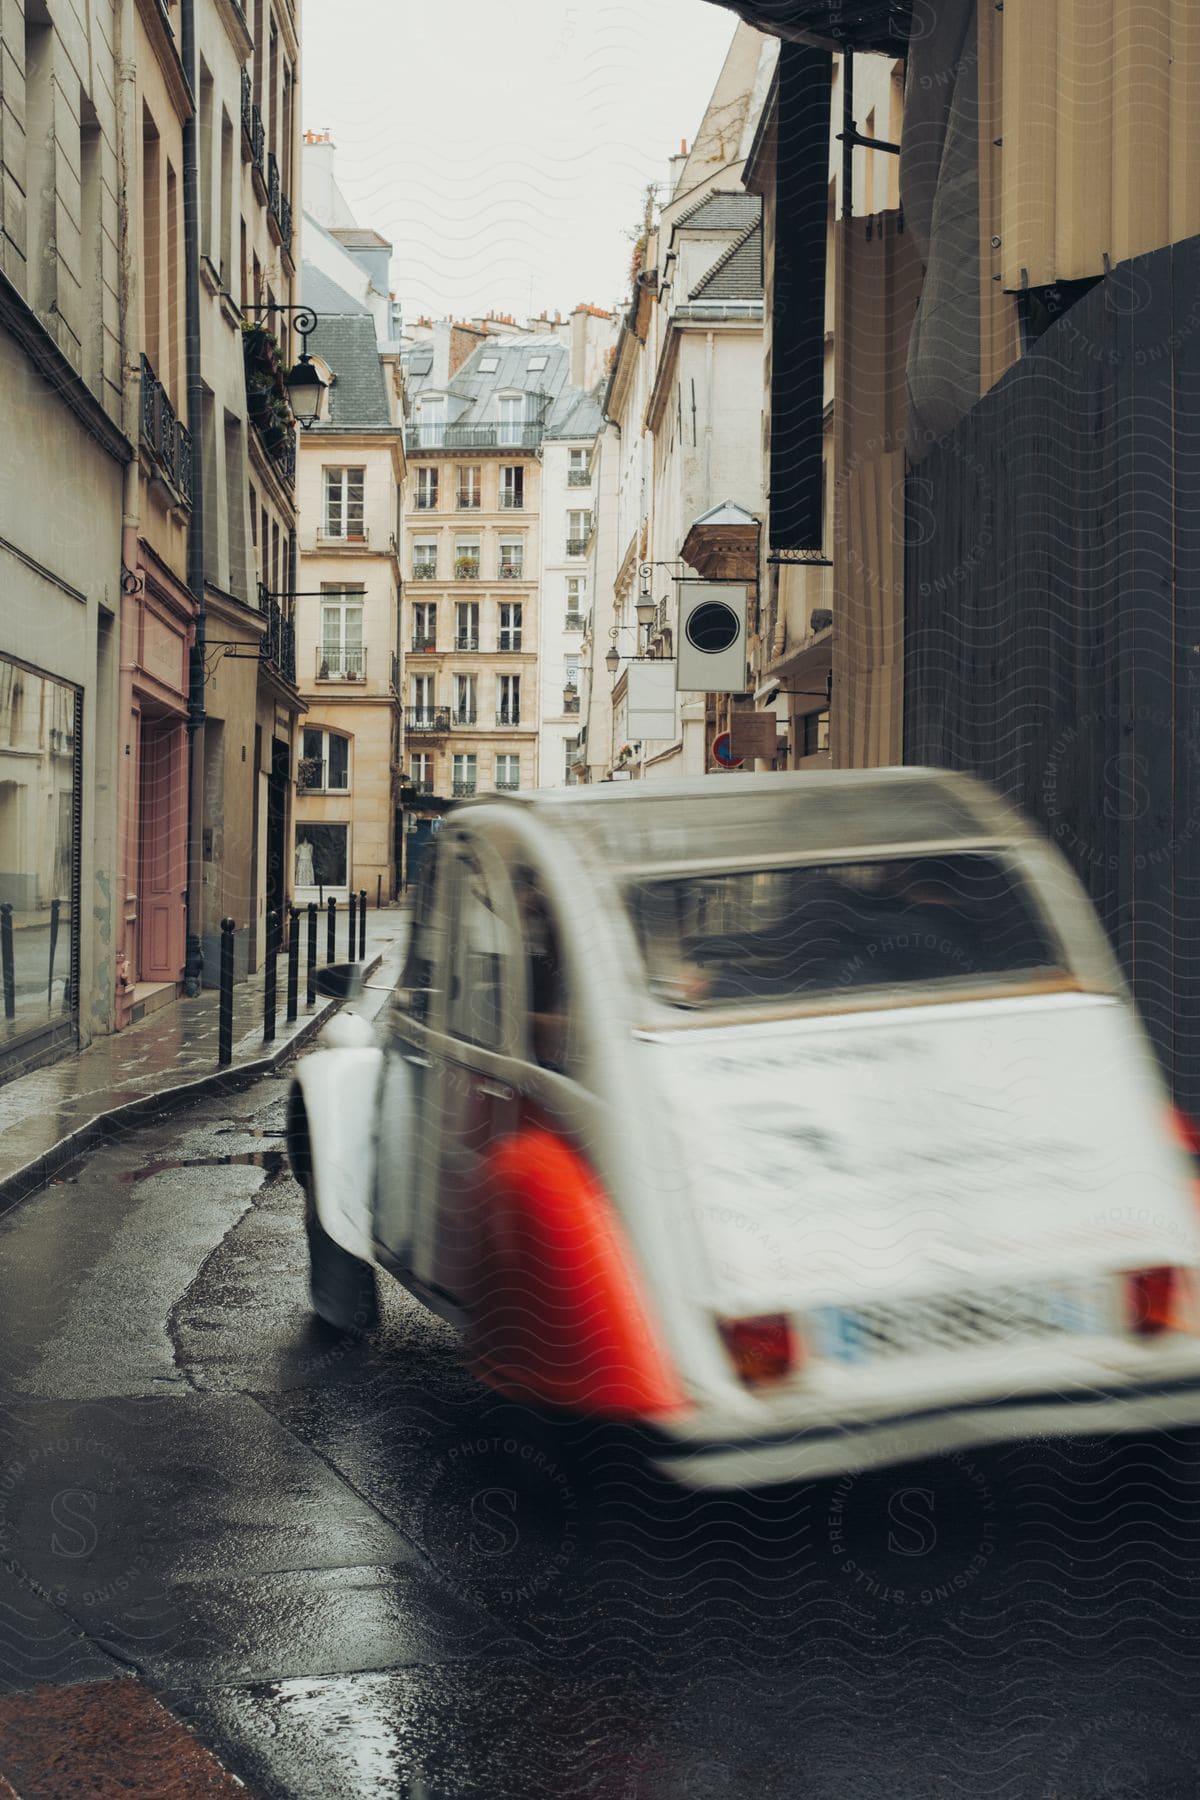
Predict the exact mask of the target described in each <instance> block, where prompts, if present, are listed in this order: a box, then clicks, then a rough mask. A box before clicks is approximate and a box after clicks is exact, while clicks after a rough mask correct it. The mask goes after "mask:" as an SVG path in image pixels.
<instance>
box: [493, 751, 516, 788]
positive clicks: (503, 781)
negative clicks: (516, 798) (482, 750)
mask: <svg viewBox="0 0 1200 1800" xmlns="http://www.w3.org/2000/svg"><path fill="white" fill-rule="evenodd" d="M520 785H521V759H520V757H519V756H498V757H497V758H496V786H497V788H498V789H499V790H500V792H501V793H515V792H516V790H517V789H518V788H519V787H520Z"/></svg>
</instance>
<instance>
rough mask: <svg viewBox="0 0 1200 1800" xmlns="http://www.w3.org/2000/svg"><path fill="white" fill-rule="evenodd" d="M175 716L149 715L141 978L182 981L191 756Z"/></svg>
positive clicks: (142, 834)
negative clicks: (185, 752) (188, 777)
mask: <svg viewBox="0 0 1200 1800" xmlns="http://www.w3.org/2000/svg"><path fill="white" fill-rule="evenodd" d="M184 743H185V730H184V726H183V724H182V723H181V722H180V721H178V720H176V719H144V720H143V722H142V769H141V775H142V779H141V794H140V830H139V836H138V846H139V849H138V918H139V931H138V962H139V968H138V978H139V980H141V981H178V980H179V978H180V976H181V975H182V973H183V959H184V951H185V948H186V940H185V917H184V900H183V894H184V888H185V887H186V885H187V785H186V775H187V759H186V756H185V754H184Z"/></svg>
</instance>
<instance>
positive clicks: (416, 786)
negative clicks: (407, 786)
mask: <svg viewBox="0 0 1200 1800" xmlns="http://www.w3.org/2000/svg"><path fill="white" fill-rule="evenodd" d="M411 791H412V792H413V793H414V794H432V792H433V783H432V781H414V782H413V783H412V784H411Z"/></svg>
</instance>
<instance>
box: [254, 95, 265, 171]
mask: <svg viewBox="0 0 1200 1800" xmlns="http://www.w3.org/2000/svg"><path fill="white" fill-rule="evenodd" d="M266 148H267V128H266V126H265V125H264V124H263V116H262V114H261V112H260V111H259V110H258V108H257V106H252V107H251V109H250V161H251V162H252V163H253V165H254V168H255V170H256V171H257V173H258V174H259V175H261V174H262V172H263V155H264V153H265V151H266Z"/></svg>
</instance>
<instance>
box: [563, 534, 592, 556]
mask: <svg viewBox="0 0 1200 1800" xmlns="http://www.w3.org/2000/svg"><path fill="white" fill-rule="evenodd" d="M587 547H588V540H587V538H585V537H572V538H568V539H567V555H568V556H586V555H587Z"/></svg>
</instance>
